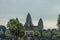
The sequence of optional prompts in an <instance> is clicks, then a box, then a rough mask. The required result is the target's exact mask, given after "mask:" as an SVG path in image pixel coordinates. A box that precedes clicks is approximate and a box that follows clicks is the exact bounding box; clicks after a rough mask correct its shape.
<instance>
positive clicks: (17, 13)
mask: <svg viewBox="0 0 60 40" xmlns="http://www.w3.org/2000/svg"><path fill="white" fill-rule="evenodd" d="M28 12H29V13H30V14H31V17H32V21H33V24H34V25H37V24H38V21H39V19H40V18H42V19H43V22H44V28H45V29H49V28H50V29H52V28H57V26H56V24H57V17H58V14H59V13H60V0H0V25H5V26H6V24H7V22H8V20H9V19H11V18H15V17H18V18H19V21H20V22H22V23H23V24H24V23H25V21H26V16H27V14H28Z"/></svg>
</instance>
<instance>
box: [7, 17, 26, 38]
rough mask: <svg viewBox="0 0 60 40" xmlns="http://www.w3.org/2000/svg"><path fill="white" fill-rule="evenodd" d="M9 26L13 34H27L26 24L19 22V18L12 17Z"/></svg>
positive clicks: (19, 35) (20, 35)
mask: <svg viewBox="0 0 60 40" xmlns="http://www.w3.org/2000/svg"><path fill="white" fill-rule="evenodd" d="M7 27H8V29H9V30H10V33H11V34H12V35H13V36H18V37H23V36H24V34H25V29H24V26H23V25H22V23H20V22H19V20H18V18H16V19H10V20H9V21H8V23H7Z"/></svg>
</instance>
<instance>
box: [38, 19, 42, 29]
mask: <svg viewBox="0 0 60 40" xmlns="http://www.w3.org/2000/svg"><path fill="white" fill-rule="evenodd" d="M38 29H39V30H43V21H42V18H40V20H39V22H38Z"/></svg>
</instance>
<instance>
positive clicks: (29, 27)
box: [24, 13, 33, 30]
mask: <svg viewBox="0 0 60 40" xmlns="http://www.w3.org/2000/svg"><path fill="white" fill-rule="evenodd" d="M24 27H25V29H26V30H33V24H32V19H31V16H30V13H28V15H27V18H26V22H25V25H24Z"/></svg>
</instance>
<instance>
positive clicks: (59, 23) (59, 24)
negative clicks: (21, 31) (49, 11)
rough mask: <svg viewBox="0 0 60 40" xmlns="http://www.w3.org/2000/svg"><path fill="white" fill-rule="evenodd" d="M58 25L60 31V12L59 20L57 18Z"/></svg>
mask: <svg viewBox="0 0 60 40" xmlns="http://www.w3.org/2000/svg"><path fill="white" fill-rule="evenodd" d="M57 22H58V23H57V26H58V27H59V32H60V14H59V16H58V20H57Z"/></svg>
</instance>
